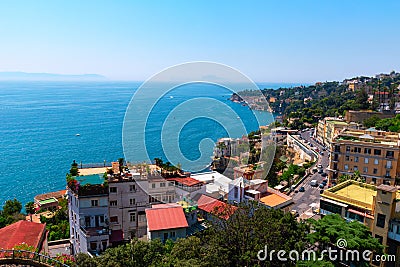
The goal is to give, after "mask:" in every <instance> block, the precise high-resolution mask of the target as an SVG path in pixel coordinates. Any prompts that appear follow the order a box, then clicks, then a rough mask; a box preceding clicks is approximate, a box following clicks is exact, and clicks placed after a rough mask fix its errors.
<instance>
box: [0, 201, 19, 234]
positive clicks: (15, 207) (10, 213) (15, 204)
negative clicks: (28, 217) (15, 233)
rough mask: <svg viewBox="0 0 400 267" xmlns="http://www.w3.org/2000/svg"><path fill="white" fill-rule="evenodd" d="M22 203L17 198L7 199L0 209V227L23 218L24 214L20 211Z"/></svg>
mask: <svg viewBox="0 0 400 267" xmlns="http://www.w3.org/2000/svg"><path fill="white" fill-rule="evenodd" d="M21 210H22V204H21V202H19V201H18V200H17V199H15V198H14V199H13V200H7V201H6V203H5V204H4V206H3V209H2V210H0V228H2V227H4V226H7V225H9V224H12V223H14V222H17V221H19V220H23V219H25V215H23V214H22V213H21Z"/></svg>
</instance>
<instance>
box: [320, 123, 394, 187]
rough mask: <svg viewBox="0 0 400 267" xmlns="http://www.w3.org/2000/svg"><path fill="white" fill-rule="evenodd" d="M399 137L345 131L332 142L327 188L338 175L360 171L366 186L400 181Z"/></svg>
mask: <svg viewBox="0 0 400 267" xmlns="http://www.w3.org/2000/svg"><path fill="white" fill-rule="evenodd" d="M399 145H400V140H399V134H398V133H392V132H384V131H377V130H375V129H368V130H351V129H345V130H344V131H342V132H341V133H340V134H339V135H337V136H336V137H335V139H334V140H333V141H332V144H331V148H330V162H329V167H328V168H327V169H326V170H327V171H328V177H329V183H328V184H329V185H331V184H335V183H337V181H338V178H339V177H340V176H341V175H344V174H347V175H353V174H354V172H355V171H359V172H360V175H361V176H362V177H364V178H365V180H366V182H367V183H369V184H371V183H372V184H376V185H379V184H390V185H394V184H396V178H397V177H399V173H400V168H399V161H398V159H399Z"/></svg>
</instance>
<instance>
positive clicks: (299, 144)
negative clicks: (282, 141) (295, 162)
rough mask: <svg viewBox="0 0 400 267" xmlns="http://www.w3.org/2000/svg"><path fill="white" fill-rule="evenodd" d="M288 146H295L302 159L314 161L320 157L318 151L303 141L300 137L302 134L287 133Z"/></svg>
mask: <svg viewBox="0 0 400 267" xmlns="http://www.w3.org/2000/svg"><path fill="white" fill-rule="evenodd" d="M286 141H287V146H288V147H290V148H293V149H294V150H295V151H296V153H297V154H298V155H299V158H300V159H301V160H302V161H306V160H308V161H314V160H315V159H317V158H318V154H317V152H315V151H314V150H312V149H311V147H310V146H308V145H306V144H304V143H303V141H302V140H301V139H300V135H290V134H288V135H287V138H286Z"/></svg>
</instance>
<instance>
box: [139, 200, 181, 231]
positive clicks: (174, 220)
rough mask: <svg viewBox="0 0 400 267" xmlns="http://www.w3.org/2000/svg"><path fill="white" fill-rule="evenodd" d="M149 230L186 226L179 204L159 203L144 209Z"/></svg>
mask: <svg viewBox="0 0 400 267" xmlns="http://www.w3.org/2000/svg"><path fill="white" fill-rule="evenodd" d="M146 217H147V226H148V228H149V231H158V230H164V229H175V228H183V227H188V226H189V225H188V223H187V221H186V217H185V214H184V213H183V208H182V207H181V206H180V205H170V204H160V205H156V206H154V207H153V208H151V209H146Z"/></svg>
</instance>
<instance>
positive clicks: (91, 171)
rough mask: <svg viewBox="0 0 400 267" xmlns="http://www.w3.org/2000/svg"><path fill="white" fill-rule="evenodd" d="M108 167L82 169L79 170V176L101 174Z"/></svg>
mask: <svg viewBox="0 0 400 267" xmlns="http://www.w3.org/2000/svg"><path fill="white" fill-rule="evenodd" d="M109 168H110V167H108V168H107V167H101V168H83V169H79V175H92V174H103V173H105V172H106V171H107V169H109Z"/></svg>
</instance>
